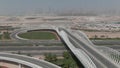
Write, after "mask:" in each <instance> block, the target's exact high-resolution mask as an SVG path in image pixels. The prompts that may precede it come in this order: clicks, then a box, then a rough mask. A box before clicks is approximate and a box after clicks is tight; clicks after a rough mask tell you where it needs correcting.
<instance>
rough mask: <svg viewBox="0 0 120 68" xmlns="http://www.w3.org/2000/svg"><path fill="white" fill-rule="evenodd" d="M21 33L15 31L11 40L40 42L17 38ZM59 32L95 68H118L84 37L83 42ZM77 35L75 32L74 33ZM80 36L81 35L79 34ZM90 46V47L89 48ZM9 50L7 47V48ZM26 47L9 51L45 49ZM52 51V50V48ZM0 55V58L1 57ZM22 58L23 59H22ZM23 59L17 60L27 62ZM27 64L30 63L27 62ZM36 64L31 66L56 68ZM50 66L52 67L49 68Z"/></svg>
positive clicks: (4, 48)
mask: <svg viewBox="0 0 120 68" xmlns="http://www.w3.org/2000/svg"><path fill="white" fill-rule="evenodd" d="M21 31H23V30H20V31H15V32H14V33H12V34H11V37H12V39H16V40H19V41H21V42H23V41H24V42H25V41H27V42H31V43H40V42H38V41H33V40H27V39H23V38H19V37H18V36H17V34H18V33H21ZM60 31H65V33H67V35H68V38H69V40H70V42H71V43H72V44H74V47H75V48H79V49H81V50H83V51H84V52H85V53H87V54H88V56H89V57H90V58H91V60H92V61H93V62H94V63H95V65H96V66H97V68H118V66H117V65H116V64H114V63H113V62H110V60H109V59H107V58H106V57H105V56H103V54H101V53H100V52H98V50H96V49H94V47H90V46H94V45H93V44H91V42H89V41H88V40H86V37H85V38H82V39H83V40H81V39H80V38H79V39H78V38H77V37H75V35H74V34H71V33H70V32H69V30H65V29H60ZM23 32H26V30H25V31H23ZM76 33H77V32H76ZM81 35H82V34H81ZM84 41H86V42H87V43H85V42H84ZM89 45H90V46H89ZM6 48H7V47H3V48H1V49H0V50H1V51H2V50H6ZM8 48H9V47H8ZM27 48H28V47H26V46H22V47H20V48H18V49H16V47H10V48H9V49H10V50H19V49H20V50H22V49H23V50H26V51H29V50H31V49H33V50H37V49H38V50H39V49H45V48H41V47H40V48H39V47H29V49H27ZM55 48H57V47H55ZM50 49H52V48H50ZM53 49H54V48H53ZM58 49H60V50H62V49H64V48H60V47H58ZM1 55H2V56H5V57H10V56H11V55H6V54H1ZM1 55H0V56H1ZM12 57H13V58H16V59H17V57H16V56H14V55H12ZM23 58H24V57H23ZM23 58H19V59H21V60H24V61H28V60H27V57H26V58H25V59H23ZM28 62H31V61H28ZM36 62H38V61H36V60H35V62H34V63H33V64H37V65H39V64H40V66H42V67H44V68H58V67H57V66H56V65H53V64H51V65H50V66H49V63H48V66H46V65H47V63H46V64H41V62H39V64H38V63H36ZM51 66H53V67H51Z"/></svg>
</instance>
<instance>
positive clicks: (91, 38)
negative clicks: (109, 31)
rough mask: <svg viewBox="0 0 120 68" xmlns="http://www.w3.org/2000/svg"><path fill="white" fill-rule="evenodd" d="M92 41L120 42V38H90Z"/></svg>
mask: <svg viewBox="0 0 120 68" xmlns="http://www.w3.org/2000/svg"><path fill="white" fill-rule="evenodd" d="M90 40H120V38H90Z"/></svg>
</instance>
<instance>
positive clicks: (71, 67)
mask: <svg viewBox="0 0 120 68" xmlns="http://www.w3.org/2000/svg"><path fill="white" fill-rule="evenodd" d="M45 60H46V61H49V62H52V63H54V64H56V65H59V66H61V67H62V68H78V66H77V64H76V62H75V61H74V59H73V58H72V56H71V55H70V54H69V53H68V52H64V53H63V59H58V58H57V56H56V55H54V54H51V53H49V54H45Z"/></svg>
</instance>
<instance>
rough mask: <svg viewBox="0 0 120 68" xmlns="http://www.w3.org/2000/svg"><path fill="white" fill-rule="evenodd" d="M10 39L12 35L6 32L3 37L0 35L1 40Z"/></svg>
mask: <svg viewBox="0 0 120 68" xmlns="http://www.w3.org/2000/svg"><path fill="white" fill-rule="evenodd" d="M9 39H10V33H8V32H4V33H3V34H2V35H0V40H9Z"/></svg>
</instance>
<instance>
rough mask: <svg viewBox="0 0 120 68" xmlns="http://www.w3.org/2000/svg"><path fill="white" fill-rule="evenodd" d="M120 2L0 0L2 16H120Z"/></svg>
mask: <svg viewBox="0 0 120 68" xmlns="http://www.w3.org/2000/svg"><path fill="white" fill-rule="evenodd" d="M119 3H120V0H0V15H3V16H4V15H12V16H14V15H42V14H43V15H44V14H52V15H55V14H62V13H66V12H67V13H70V14H71V13H73V14H75V13H77V14H79V15H81V14H82V15H83V14H91V15H92V14H93V15H96V14H97V15H100V14H103V15H104V14H105V15H119V13H120V8H119V6H120V4H119ZM53 13H54V14H53Z"/></svg>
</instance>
